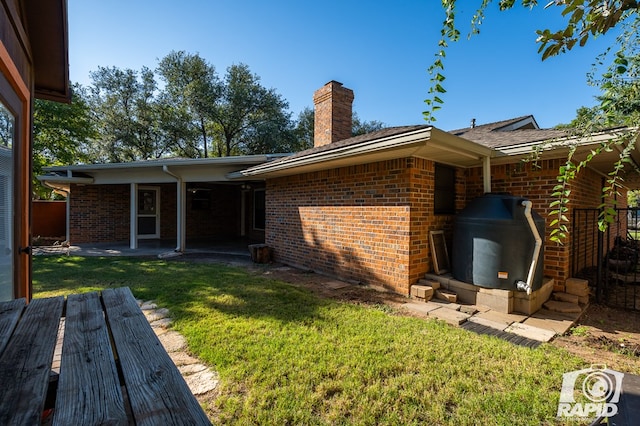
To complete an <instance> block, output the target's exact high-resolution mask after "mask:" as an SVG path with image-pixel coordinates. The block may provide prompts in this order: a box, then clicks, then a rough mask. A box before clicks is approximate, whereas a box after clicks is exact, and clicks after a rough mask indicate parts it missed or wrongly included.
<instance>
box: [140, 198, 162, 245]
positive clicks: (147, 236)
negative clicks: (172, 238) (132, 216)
mask: <svg viewBox="0 0 640 426" xmlns="http://www.w3.org/2000/svg"><path fill="white" fill-rule="evenodd" d="M141 191H154V192H155V197H156V200H155V201H156V203H155V204H156V205H155V208H154V209H155V214H140V211H139V204H140V192H141ZM160 193H161V191H160V187H159V186H138V194H137V199H138V206H136V220H138V219H139V218H141V217H154V216H155V218H156V230H155V232H154V233H153V234H140V225H139V224H138V226H137V227H136V228H137V234H138V235H137V237H138V239H140V240H150V239H156V238H160Z"/></svg>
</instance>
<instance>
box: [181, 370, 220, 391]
mask: <svg viewBox="0 0 640 426" xmlns="http://www.w3.org/2000/svg"><path fill="white" fill-rule="evenodd" d="M184 380H185V382H187V385H188V386H189V389H191V392H192V393H193V394H194V395H202V394H204V393H207V392H210V391H212V390H214V389H215V388H216V387H217V386H218V375H217V374H216V373H214V372H213V371H211V370H203V371H200V372H198V373H195V374H189V375H187V376H184Z"/></svg>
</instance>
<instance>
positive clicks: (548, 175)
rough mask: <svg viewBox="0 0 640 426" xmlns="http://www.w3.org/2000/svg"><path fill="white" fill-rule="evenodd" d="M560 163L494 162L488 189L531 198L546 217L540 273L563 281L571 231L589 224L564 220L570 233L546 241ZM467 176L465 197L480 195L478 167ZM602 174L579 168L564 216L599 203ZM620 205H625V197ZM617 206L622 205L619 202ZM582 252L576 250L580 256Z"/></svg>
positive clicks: (570, 253) (567, 268)
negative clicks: (562, 240) (557, 241)
mask: <svg viewBox="0 0 640 426" xmlns="http://www.w3.org/2000/svg"><path fill="white" fill-rule="evenodd" d="M562 164H564V161H563V160H545V161H540V162H538V164H537V166H538V167H536V166H534V165H533V164H531V163H523V162H519V163H513V164H506V165H495V166H492V167H491V190H492V192H509V193H511V194H513V195H517V196H523V197H526V198H528V199H530V200H531V202H532V204H533V209H534V210H535V211H536V212H537V213H538V214H539V215H540V216H542V217H543V218H545V220H546V235H545V239H544V241H545V246H544V273H545V275H546V276H550V277H553V278H556V279H558V280H559V281H564V280H565V279H567V278H570V276H571V262H572V259H574V258H575V256H576V253H574V251H573V250H574V248H573V247H572V241H571V237H572V234H571V232H575V233H576V234H578V233H585V232H586V231H587V230H586V229H583V228H584V226H588V227H590V228H591V227H592V224H588V225H587V224H584V223H580V221H578V222H579V223H576V224H575V225H576V228H575V229H573V228H572V226H573V223H568V224H567V226H568V228H569V232H570V235H569V237H568V238H567V239H566V240H565V241H564V244H563V245H559V244H557V243H554V242H551V241H550V240H549V237H550V233H551V227H550V224H551V221H552V220H553V217H550V216H549V213H550V212H551V211H552V210H553V209H552V208H551V207H550V204H551V202H552V201H554V198H553V197H552V194H553V188H554V187H555V186H556V184H557V183H558V181H557V176H558V171H559V168H560V166H561V165H562ZM466 176H467V197H468V199H469V200H471V199H472V198H474V197H477V196H480V195H482V193H483V190H482V169H481V168H473V169H468V170H467V171H466ZM601 188H602V177H601V176H600V175H599V174H597V173H596V172H594V171H592V170H590V169H583V170H582V171H581V172H580V173H579V174H578V176H577V178H576V179H575V180H574V181H572V182H571V185H570V189H571V195H570V199H571V202H570V204H569V206H568V207H569V212H568V213H567V215H566V216H567V218H569V219H570V220H571V219H572V214H573V209H575V208H597V207H598V206H599V205H600V203H601ZM619 198H624V205H625V206H626V196H622V197H619ZM619 207H624V206H623V205H622V204H620V205H619ZM584 246H585V247H586V250H588V251H589V253H588V255H589V256H591V255H592V250H595V243H593V244H584ZM585 247H576V250H585ZM584 255H585V253H580V258H582V257H583V256H584Z"/></svg>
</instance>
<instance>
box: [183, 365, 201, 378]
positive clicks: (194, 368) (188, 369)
mask: <svg viewBox="0 0 640 426" xmlns="http://www.w3.org/2000/svg"><path fill="white" fill-rule="evenodd" d="M206 369H207V367H206V366H205V365H202V364H186V365H181V366H180V367H178V370H179V371H180V373H181V374H182V375H183V376H185V375H188V374H195V373H199V372H201V371H203V370H206Z"/></svg>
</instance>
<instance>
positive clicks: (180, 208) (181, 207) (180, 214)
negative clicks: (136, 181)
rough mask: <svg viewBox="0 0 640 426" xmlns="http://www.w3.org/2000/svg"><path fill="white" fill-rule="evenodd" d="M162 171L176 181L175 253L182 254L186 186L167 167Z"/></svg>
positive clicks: (185, 213)
mask: <svg viewBox="0 0 640 426" xmlns="http://www.w3.org/2000/svg"><path fill="white" fill-rule="evenodd" d="M162 171H163V172H165V173H166V174H168V175H169V176H171V177H173V178H175V180H176V205H177V206H176V249H175V251H176V252H183V251H184V248H185V244H186V235H187V232H186V231H187V226H186V221H185V218H186V217H187V196H186V195H187V184H186V182H184V180H183V179H182V177H181V176H178V175H177V174H175V173H173V172H172V171H171V170H169V167H167V165H166V164H165V165H163V166H162Z"/></svg>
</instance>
